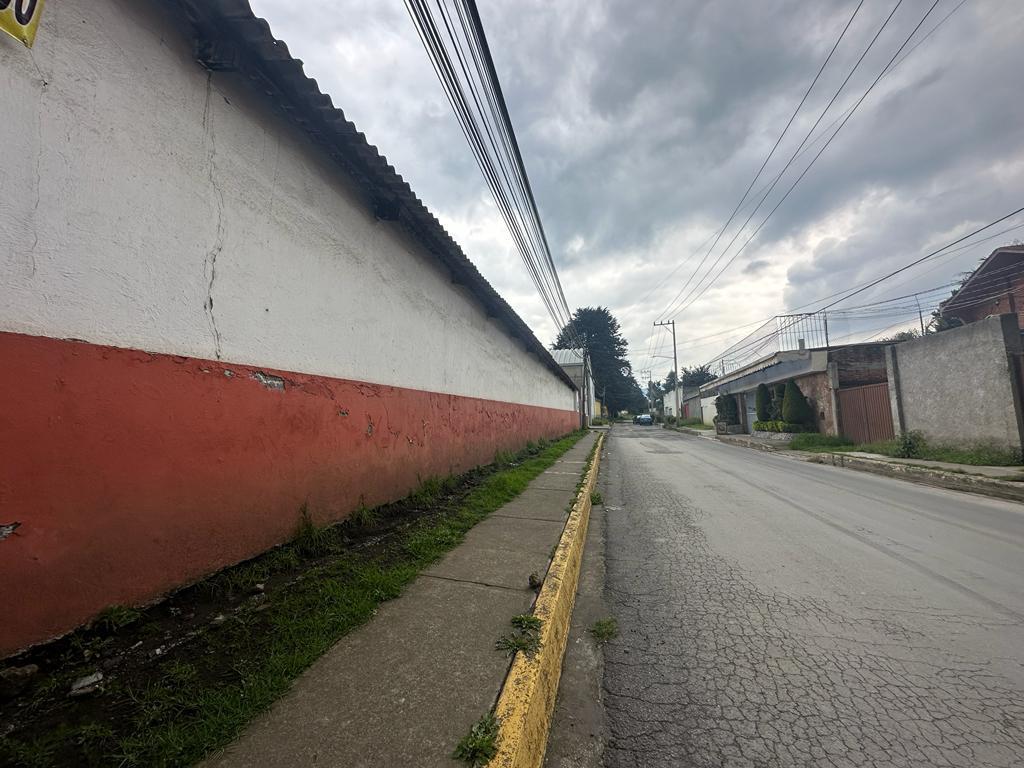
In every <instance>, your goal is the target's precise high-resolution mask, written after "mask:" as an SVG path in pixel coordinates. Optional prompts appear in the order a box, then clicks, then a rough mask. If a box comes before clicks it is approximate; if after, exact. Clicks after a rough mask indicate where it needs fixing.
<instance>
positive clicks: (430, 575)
mask: <svg viewBox="0 0 1024 768" xmlns="http://www.w3.org/2000/svg"><path fill="white" fill-rule="evenodd" d="M420 575H421V576H425V577H427V578H428V579H441V580H442V581H454V582H455V583H456V584H475V585H476V586H478V587H492V588H493V589H504V590H507V591H509V592H520V593H525V592H526V589H525V588H524V589H520V588H519V587H506V586H505V585H504V584H491V583H489V582H486V581H474V580H473V579H457V578H455V577H454V576H442V575H441V574H439V573H421V574H420Z"/></svg>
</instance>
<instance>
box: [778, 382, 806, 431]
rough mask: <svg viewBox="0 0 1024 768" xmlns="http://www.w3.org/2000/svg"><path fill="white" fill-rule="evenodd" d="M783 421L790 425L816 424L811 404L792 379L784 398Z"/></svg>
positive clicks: (787, 383) (787, 385)
mask: <svg viewBox="0 0 1024 768" xmlns="http://www.w3.org/2000/svg"><path fill="white" fill-rule="evenodd" d="M782 420H783V421H785V422H788V423H790V424H805V425H808V426H809V425H811V424H814V411H812V410H811V404H810V403H808V402H807V398H806V397H804V393H803V392H801V391H800V387H799V386H798V385H797V383H796V382H795V381H793V380H792V379H790V380H789V381H787V382H786V394H785V396H784V397H783V398H782Z"/></svg>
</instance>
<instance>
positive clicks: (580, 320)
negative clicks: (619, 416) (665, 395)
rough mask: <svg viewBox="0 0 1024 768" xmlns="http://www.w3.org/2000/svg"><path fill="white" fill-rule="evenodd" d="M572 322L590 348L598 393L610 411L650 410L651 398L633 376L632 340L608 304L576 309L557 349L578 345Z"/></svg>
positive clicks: (588, 348)
mask: <svg viewBox="0 0 1024 768" xmlns="http://www.w3.org/2000/svg"><path fill="white" fill-rule="evenodd" d="M570 326H571V329H572V330H575V332H576V336H577V337H578V338H579V340H580V342H581V343H583V344H584V345H585V346H586V348H587V352H588V353H589V355H590V366H591V369H592V371H593V376H594V387H595V390H596V394H597V396H598V397H603V399H604V403H605V405H606V406H607V407H608V409H609V411H610V412H611V413H618V412H619V411H624V410H629V411H632V412H634V413H641V412H643V411H645V410H647V405H646V404H647V398H645V397H644V393H643V390H641V389H640V385H639V384H637V383H636V379H634V378H633V366H632V365H630V362H629V360H628V359H626V354H627V352H628V351H629V344H628V343H627V342H626V339H625V338H624V337H623V336H622V331H621V329H620V328H619V321H618V320H616V319H615V317H614V316H613V315H612V313H611V312H609V311H608V309H607V308H606V307H580V308H579V309H577V310H576V311H575V312H574V313H573V316H572V321H571V322H570V323H569V324H568V325H566V326H565V327H563V328H562V329H561V330H560V331H559V332H558V338H557V339H556V340H555V344H554V349H572V348H574V347H575V346H576V343H575V341H574V339H573V333H572V330H571V329H570Z"/></svg>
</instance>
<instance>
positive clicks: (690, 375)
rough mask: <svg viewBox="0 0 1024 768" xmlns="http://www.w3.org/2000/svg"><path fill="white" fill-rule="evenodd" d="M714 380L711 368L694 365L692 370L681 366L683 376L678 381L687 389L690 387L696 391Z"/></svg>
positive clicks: (706, 365) (705, 365)
mask: <svg viewBox="0 0 1024 768" xmlns="http://www.w3.org/2000/svg"><path fill="white" fill-rule="evenodd" d="M715 378H716V376H715V374H713V373H712V372H711V366H710V365H708V364H707V363H705V364H704V365H695V366H694V367H693V368H687V367H685V366H683V375H682V376H681V377H680V380H681V381H682V382H683V386H684V387H686V388H687V389H689V388H691V387H692V388H694V389H696V388H697V387H699V386H701V385H703V384H707V383H708V382H709V381H714V380H715Z"/></svg>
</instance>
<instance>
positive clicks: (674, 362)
mask: <svg viewBox="0 0 1024 768" xmlns="http://www.w3.org/2000/svg"><path fill="white" fill-rule="evenodd" d="M654 325H655V326H659V325H668V326H671V328H672V370H673V371H675V373H676V386H675V393H676V426H679V417H680V413H679V359H678V358H677V357H676V321H675V320H665V321H663V322H655V323H654Z"/></svg>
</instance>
